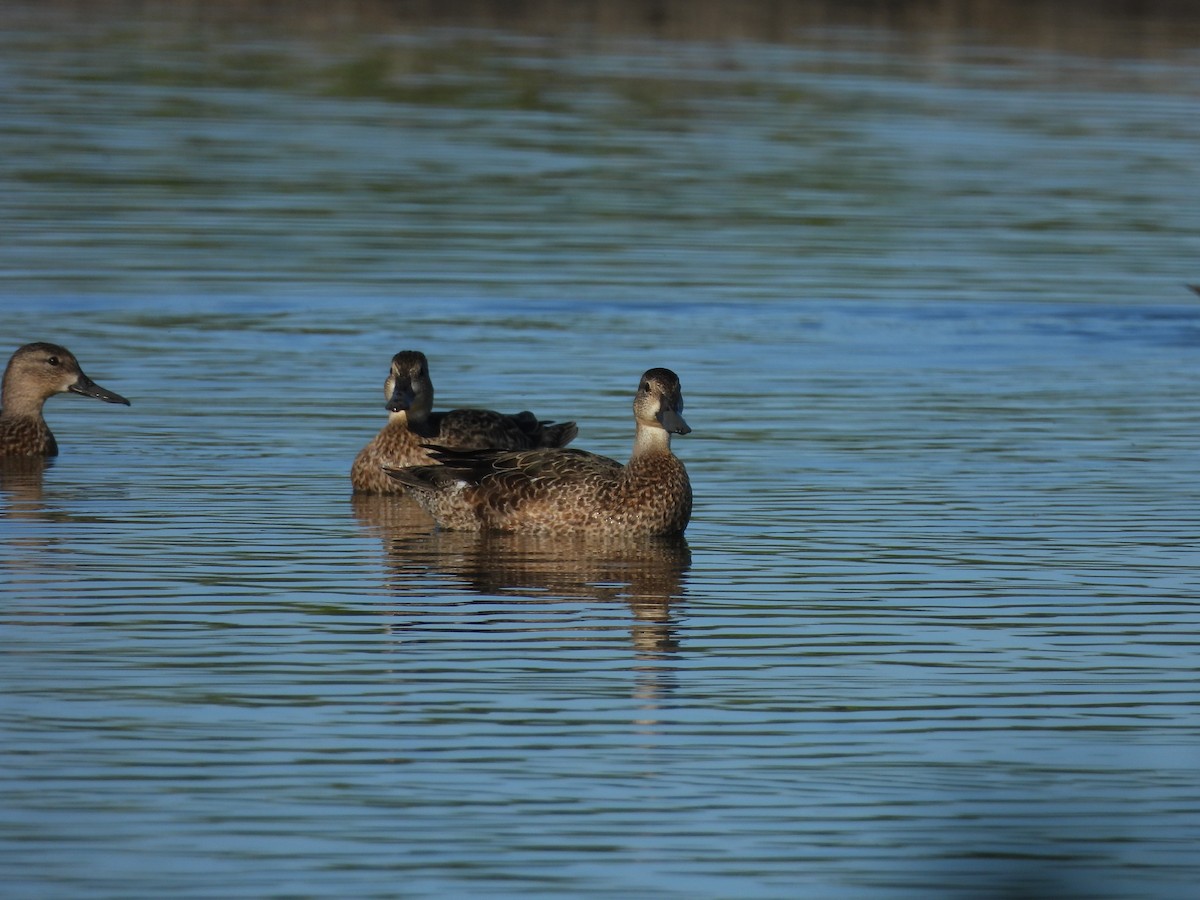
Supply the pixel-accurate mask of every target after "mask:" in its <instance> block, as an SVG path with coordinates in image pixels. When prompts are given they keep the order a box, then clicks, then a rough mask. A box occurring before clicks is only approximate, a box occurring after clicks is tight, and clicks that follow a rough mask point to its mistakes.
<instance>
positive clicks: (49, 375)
mask: <svg viewBox="0 0 1200 900" xmlns="http://www.w3.org/2000/svg"><path fill="white" fill-rule="evenodd" d="M68 391H69V392H70V393H73V394H83V395H84V396H85V397H95V398H96V399H98V400H103V401H105V402H106V403H124V404H125V405H126V406H128V405H129V401H128V400H126V399H125V398H124V397H122V396H121V395H120V394H114V393H113V392H112V391H109V390H105V389H104V388H102V387H100V385H98V384H96V382H94V381H92V379H90V378H88V377H87V376H86V375H84V374H83V370H82V369H81V368H79V361H78V360H76V359H75V356H74V354H72V353H71V351H70V350H68V349H67V348H66V347H60V346H59V345H58V344H47V343H42V342H39V343H36V344H26V345H25V346H24V347H21V348H19V349H18V350H17V352H16V353H14V354H13V355H12V358H11V359H10V360H9V361H8V368H6V369H5V370H4V386H3V399H2V400H0V456H2V457H20V456H25V457H29V456H57V455H58V442H57V441H55V440H54V435H53V434H51V432H50V427H49V426H48V425H47V424H46V420H45V419H44V418H43V417H42V407H43V405H44V404H45V402H46V401H47V400H48V399H49V398H51V397H53V396H54V395H55V394H65V393H67V392H68Z"/></svg>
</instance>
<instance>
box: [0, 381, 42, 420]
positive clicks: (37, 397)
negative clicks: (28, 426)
mask: <svg viewBox="0 0 1200 900" xmlns="http://www.w3.org/2000/svg"><path fill="white" fill-rule="evenodd" d="M18 388H19V385H17V384H14V383H12V382H11V381H10V380H9V378H8V373H7V372H6V373H5V378H4V386H3V389H2V391H0V409H3V412H4V418H6V419H40V418H41V417H42V407H43V406H44V405H45V403H46V397H45V395H44V394H42V393H40V392H38V391H28V390H19V389H18Z"/></svg>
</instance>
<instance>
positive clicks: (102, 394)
mask: <svg viewBox="0 0 1200 900" xmlns="http://www.w3.org/2000/svg"><path fill="white" fill-rule="evenodd" d="M67 390H68V391H70V392H71V393H72V394H83V396H85V397H95V398H96V399H97V400H103V401H104V402H105V403H122V404H124V405H125V406H129V405H130V403H129V401H128V400H126V399H125V398H124V397H122V396H121V395H120V394H115V393H113V392H112V391H110V390H108V389H107V388H102V387H100V385H98V384H96V382H94V381H92V379H90V378H88V377H87V376H86V375H84V374H83V373H82V372H81V373H80V374H79V378H78V379H76V381H75V383H74V384H73V385H71V386H70V387H69V388H67Z"/></svg>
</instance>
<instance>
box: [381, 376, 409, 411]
mask: <svg viewBox="0 0 1200 900" xmlns="http://www.w3.org/2000/svg"><path fill="white" fill-rule="evenodd" d="M415 399H416V394H414V393H413V389H412V385H408V384H401V383H400V382H396V386H395V387H394V388H393V389H392V396H390V397H388V402H387V403H385V404H384V406H386V407H387V409H388V412H394V413H399V412H408V411H409V410H410V409H412V405H413V401H414V400H415Z"/></svg>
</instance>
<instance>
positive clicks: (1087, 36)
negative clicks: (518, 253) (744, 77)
mask: <svg viewBox="0 0 1200 900" xmlns="http://www.w3.org/2000/svg"><path fill="white" fill-rule="evenodd" d="M48 19H50V20H54V19H59V20H63V21H64V24H67V23H74V24H77V25H86V26H89V27H93V26H101V25H103V24H104V23H107V22H121V23H124V24H126V25H127V24H128V23H129V22H130V21H137V22H139V23H141V24H142V25H143V26H144V27H145V28H146V29H147V30H156V31H157V30H159V29H163V30H166V31H168V32H169V31H172V30H176V29H191V28H235V27H238V26H256V25H257V26H264V25H270V26H271V27H273V28H276V29H280V30H283V31H285V32H287V33H294V34H305V33H323V34H336V33H337V32H339V31H346V32H362V31H375V32H380V33H384V32H389V33H390V32H399V33H403V32H405V31H407V30H419V29H427V28H466V29H489V30H490V29H499V30H504V31H511V32H515V33H518V34H527V35H530V36H533V37H542V38H555V37H570V38H572V39H581V38H584V39H586V38H589V37H594V38H616V39H620V38H629V39H657V40H677V41H761V42H767V43H781V44H789V43H808V42H811V41H812V40H813V38H814V33H819V32H821V31H823V30H827V29H847V28H850V29H853V28H864V29H880V28H884V29H886V30H888V31H889V32H893V33H895V35H896V37H897V38H902V39H909V40H913V41H916V42H920V43H919V44H918V45H917V46H918V47H919V46H921V45H929V46H931V47H936V46H939V45H940V44H942V43H944V42H949V41H954V42H961V41H963V40H964V39H966V40H968V41H971V42H978V43H981V44H985V45H987V44H1002V45H1011V46H1017V47H1024V48H1040V49H1044V50H1047V51H1060V52H1068V53H1074V54H1081V55H1088V56H1100V57H1109V56H1111V57H1129V56H1134V57H1141V56H1149V57H1153V56H1157V55H1160V54H1162V53H1164V52H1166V53H1174V52H1190V53H1195V52H1196V48H1197V47H1198V46H1200V4H1197V3H1193V2H1190V0H1044V2H1038V0H843V2H837V0H577V2H573V0H449V2H447V0H290V2H284V0H150V2H144V0H143V2H139V0H22V2H17V3H11V4H7V5H6V24H5V25H3V26H0V28H4V29H5V30H11V29H14V28H20V27H22V25H23V24H26V23H29V22H34V21H41V22H44V21H46V20H48Z"/></svg>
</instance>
